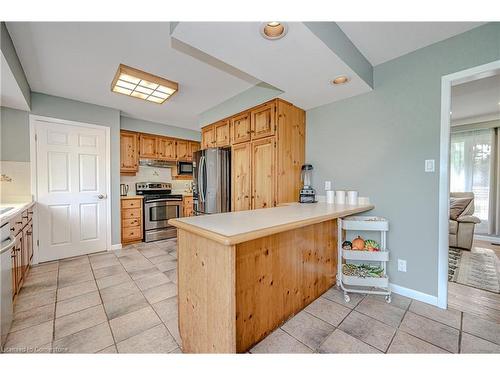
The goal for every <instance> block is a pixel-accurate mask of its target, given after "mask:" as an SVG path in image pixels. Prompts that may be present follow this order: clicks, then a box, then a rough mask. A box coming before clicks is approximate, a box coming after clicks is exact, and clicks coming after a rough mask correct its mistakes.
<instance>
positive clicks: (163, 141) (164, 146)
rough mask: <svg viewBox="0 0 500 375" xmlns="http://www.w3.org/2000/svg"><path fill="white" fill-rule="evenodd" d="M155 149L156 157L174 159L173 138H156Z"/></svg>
mask: <svg viewBox="0 0 500 375" xmlns="http://www.w3.org/2000/svg"><path fill="white" fill-rule="evenodd" d="M156 151H157V154H158V159H161V160H173V161H175V160H176V149H175V139H173V138H167V137H157V138H156Z"/></svg>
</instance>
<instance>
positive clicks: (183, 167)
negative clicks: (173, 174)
mask: <svg viewBox="0 0 500 375" xmlns="http://www.w3.org/2000/svg"><path fill="white" fill-rule="evenodd" d="M177 174H178V175H192V174H193V163H191V162H188V161H179V162H177Z"/></svg>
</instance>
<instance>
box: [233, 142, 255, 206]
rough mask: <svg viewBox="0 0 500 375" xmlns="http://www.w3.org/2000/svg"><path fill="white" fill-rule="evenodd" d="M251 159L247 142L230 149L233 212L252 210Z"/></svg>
mask: <svg viewBox="0 0 500 375" xmlns="http://www.w3.org/2000/svg"><path fill="white" fill-rule="evenodd" d="M251 159H252V145H251V144H250V143H249V142H247V143H242V144H239V145H235V146H233V147H232V153H231V166H232V167H231V180H232V181H231V192H232V197H231V201H232V204H231V205H232V210H233V211H243V210H250V209H251V208H252V204H251V203H252V201H251V195H252V192H251V188H252V185H251Z"/></svg>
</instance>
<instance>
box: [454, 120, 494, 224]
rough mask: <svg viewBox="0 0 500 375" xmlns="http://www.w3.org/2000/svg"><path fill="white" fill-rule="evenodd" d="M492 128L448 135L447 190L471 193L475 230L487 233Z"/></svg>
mask: <svg viewBox="0 0 500 375" xmlns="http://www.w3.org/2000/svg"><path fill="white" fill-rule="evenodd" d="M493 135H494V131H493V130H492V129H485V130H474V131H466V132H460V133H452V134H451V150H450V151H451V153H450V191H451V192H473V193H474V197H475V198H474V206H475V212H474V216H477V217H478V218H479V219H481V224H478V225H477V226H476V233H488V215H489V206H490V174H491V163H492V154H491V151H492V142H493Z"/></svg>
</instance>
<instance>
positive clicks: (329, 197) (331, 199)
mask: <svg viewBox="0 0 500 375" xmlns="http://www.w3.org/2000/svg"><path fill="white" fill-rule="evenodd" d="M326 203H329V204H333V203H335V192H334V191H333V190H327V191H326Z"/></svg>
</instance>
